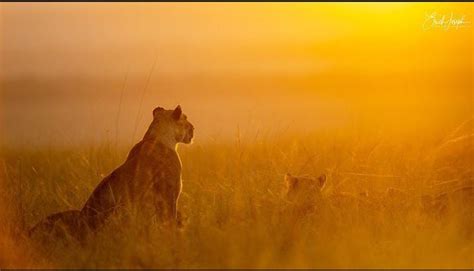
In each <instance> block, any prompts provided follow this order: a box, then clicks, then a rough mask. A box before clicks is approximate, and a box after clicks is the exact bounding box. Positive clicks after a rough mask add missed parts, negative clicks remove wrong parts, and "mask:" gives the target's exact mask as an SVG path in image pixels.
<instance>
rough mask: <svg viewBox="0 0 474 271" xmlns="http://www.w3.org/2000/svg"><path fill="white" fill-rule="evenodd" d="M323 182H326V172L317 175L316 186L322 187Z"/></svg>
mask: <svg viewBox="0 0 474 271" xmlns="http://www.w3.org/2000/svg"><path fill="white" fill-rule="evenodd" d="M325 184H326V174H323V175H321V176H319V177H318V186H319V188H320V189H323V187H324V185H325Z"/></svg>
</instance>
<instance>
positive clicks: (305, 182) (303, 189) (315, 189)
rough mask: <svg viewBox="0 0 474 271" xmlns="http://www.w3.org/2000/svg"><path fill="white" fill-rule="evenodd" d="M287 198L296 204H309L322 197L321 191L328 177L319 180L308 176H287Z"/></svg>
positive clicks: (323, 176)
mask: <svg viewBox="0 0 474 271" xmlns="http://www.w3.org/2000/svg"><path fill="white" fill-rule="evenodd" d="M285 181H286V184H287V194H286V195H287V198H288V200H290V201H293V202H295V203H307V202H308V201H312V200H314V199H317V198H320V197H321V190H322V189H323V188H324V185H325V184H326V175H325V174H322V175H321V176H319V177H317V178H313V177H308V176H292V175H291V174H289V173H287V174H286V175H285Z"/></svg>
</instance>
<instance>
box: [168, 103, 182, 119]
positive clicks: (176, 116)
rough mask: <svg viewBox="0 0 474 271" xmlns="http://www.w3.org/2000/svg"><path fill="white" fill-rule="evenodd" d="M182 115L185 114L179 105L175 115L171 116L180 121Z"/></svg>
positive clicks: (174, 112)
mask: <svg viewBox="0 0 474 271" xmlns="http://www.w3.org/2000/svg"><path fill="white" fill-rule="evenodd" d="M182 113H183V112H182V111H181V106H180V105H178V106H176V108H175V109H174V111H173V114H172V115H171V116H172V117H173V119H175V120H179V118H181V114H182Z"/></svg>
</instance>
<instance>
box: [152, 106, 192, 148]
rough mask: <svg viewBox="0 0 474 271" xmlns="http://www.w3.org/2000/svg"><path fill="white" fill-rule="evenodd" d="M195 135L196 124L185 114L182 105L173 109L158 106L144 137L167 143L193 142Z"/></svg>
mask: <svg viewBox="0 0 474 271" xmlns="http://www.w3.org/2000/svg"><path fill="white" fill-rule="evenodd" d="M193 136H194V126H193V125H192V124H191V123H190V122H189V121H188V119H187V116H186V115H185V114H183V112H182V110H181V106H179V105H178V106H177V107H176V108H175V109H173V110H166V109H164V108H162V107H157V108H155V109H154V110H153V121H152V123H151V124H150V127H149V128H148V131H147V132H146V134H145V137H144V139H151V140H156V141H161V142H162V143H164V144H167V145H176V144H177V143H185V144H189V143H191V141H192V139H193Z"/></svg>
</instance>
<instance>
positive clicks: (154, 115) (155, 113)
mask: <svg viewBox="0 0 474 271" xmlns="http://www.w3.org/2000/svg"><path fill="white" fill-rule="evenodd" d="M163 110H165V109H164V108H163V107H159V106H158V107H157V108H155V109H154V110H153V117H156V115H157V114H158V113H159V112H161V111H163Z"/></svg>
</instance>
